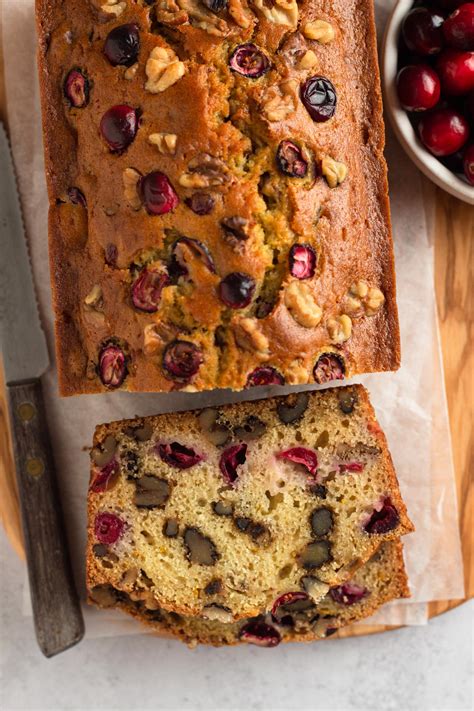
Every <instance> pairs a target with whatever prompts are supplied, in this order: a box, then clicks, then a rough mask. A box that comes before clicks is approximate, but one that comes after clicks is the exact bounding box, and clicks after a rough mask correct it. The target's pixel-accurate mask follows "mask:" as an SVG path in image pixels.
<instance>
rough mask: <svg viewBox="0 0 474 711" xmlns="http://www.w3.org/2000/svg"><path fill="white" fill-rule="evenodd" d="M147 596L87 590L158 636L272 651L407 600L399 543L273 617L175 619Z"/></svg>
mask: <svg viewBox="0 0 474 711" xmlns="http://www.w3.org/2000/svg"><path fill="white" fill-rule="evenodd" d="M147 592H148V591H147V590H146V588H144V595H143V597H142V598H140V594H139V593H137V592H135V593H133V592H130V593H129V594H126V593H124V592H123V591H118V590H115V589H114V588H113V587H112V586H110V585H99V586H97V587H96V588H93V589H92V590H91V592H90V600H91V602H93V603H94V604H96V605H98V606H99V607H116V608H119V609H121V610H123V611H125V612H127V613H129V614H131V615H133V616H134V617H135V618H136V619H137V620H139V621H140V622H142V623H144V624H146V625H148V626H149V627H151V629H152V630H153V631H154V632H156V633H157V634H159V635H160V636H171V637H177V638H178V639H181V640H182V641H184V642H186V643H187V644H188V645H189V646H195V645H196V644H212V645H214V646H221V645H233V644H239V643H241V642H249V643H253V644H258V645H259V646H262V647H274V646H276V644H279V642H309V641H313V640H317V639H324V638H326V637H329V636H330V635H332V634H333V633H334V632H337V630H338V629H340V628H341V627H346V626H347V625H350V624H353V623H354V622H357V621H358V620H362V619H364V618H366V617H369V616H370V615H372V614H373V613H374V612H375V611H376V610H377V609H378V608H379V607H380V606H381V605H383V604H384V603H386V602H388V601H390V600H393V599H396V598H404V597H409V589H408V581H407V576H406V572H405V567H404V563H403V546H402V543H401V542H400V541H392V542H389V543H383V544H382V545H381V546H380V548H379V549H378V551H377V552H376V553H375V554H374V555H373V556H372V558H371V559H370V560H369V561H368V562H367V563H366V564H365V565H363V566H362V567H360V568H359V570H358V571H357V572H356V573H355V575H354V577H353V579H352V580H351V581H350V582H346V583H344V584H343V585H342V586H340V587H337V588H332V589H331V590H330V591H329V592H328V594H327V595H326V596H325V597H324V598H323V600H321V601H320V602H319V603H317V604H315V603H312V601H309V602H308V601H307V600H306V601H305V600H304V598H300V599H299V600H298V599H296V600H295V599H293V600H291V599H290V600H288V599H287V601H286V604H283V605H281V604H280V605H278V606H277V609H275V610H274V614H273V615H272V614H270V613H269V614H267V615H266V616H264V615H262V616H260V617H257V618H254V619H252V620H241V621H240V622H232V623H226V622H221V621H219V620H218V619H217V617H218V613H219V610H220V611H221V612H222V613H224V614H225V610H224V609H223V608H219V607H218V606H214V608H209V609H208V614H210V613H211V610H212V611H213V613H214V616H215V618H216V619H204V618H202V617H187V616H183V615H178V614H177V613H176V612H168V611H167V610H163V609H161V608H159V607H158V606H157V605H156V603H155V602H154V599H153V597H150V596H149V595H148V596H147V594H146V593H147ZM133 598H135V599H133ZM282 602H283V603H285V600H282ZM149 604H151V608H150V607H148V605H149ZM210 616H211V617H212V614H210Z"/></svg>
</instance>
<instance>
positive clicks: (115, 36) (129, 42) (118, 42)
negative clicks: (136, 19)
mask: <svg viewBox="0 0 474 711" xmlns="http://www.w3.org/2000/svg"><path fill="white" fill-rule="evenodd" d="M139 50H140V34H139V31H138V26H137V25H135V24H133V23H131V24H128V25H119V26H118V27H114V29H113V30H111V31H110V32H109V34H108V35H107V39H106V40H105V44H104V54H105V56H106V57H107V59H108V60H109V62H110V63H111V64H112V65H113V66H114V67H116V66H117V65H118V64H120V65H122V66H125V67H130V66H131V65H132V64H135V62H136V61H137V59H138V52H139Z"/></svg>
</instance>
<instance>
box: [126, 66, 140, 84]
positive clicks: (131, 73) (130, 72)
mask: <svg viewBox="0 0 474 711" xmlns="http://www.w3.org/2000/svg"><path fill="white" fill-rule="evenodd" d="M137 69H138V62H135V64H132V66H131V67H128V68H127V69H126V70H125V72H124V77H125V79H127V80H128V81H132V79H135V75H136V73H137Z"/></svg>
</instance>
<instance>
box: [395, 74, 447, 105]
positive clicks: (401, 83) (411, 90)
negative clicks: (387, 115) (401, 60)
mask: <svg viewBox="0 0 474 711" xmlns="http://www.w3.org/2000/svg"><path fill="white" fill-rule="evenodd" d="M397 89H398V98H399V99H400V103H401V105H402V106H403V108H404V109H406V110H407V111H426V109H432V108H433V106H435V105H436V104H437V103H438V101H439V96H440V91H441V85H440V82H439V77H438V75H437V74H436V72H435V71H434V70H433V69H432V68H431V67H430V66H429V65H428V64H415V65H411V66H408V67H403V69H401V70H400V72H399V73H398V77H397Z"/></svg>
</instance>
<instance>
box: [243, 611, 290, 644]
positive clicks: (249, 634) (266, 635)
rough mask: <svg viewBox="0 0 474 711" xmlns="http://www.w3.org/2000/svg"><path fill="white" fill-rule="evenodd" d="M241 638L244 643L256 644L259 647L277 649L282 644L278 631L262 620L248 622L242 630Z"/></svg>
mask: <svg viewBox="0 0 474 711" xmlns="http://www.w3.org/2000/svg"><path fill="white" fill-rule="evenodd" d="M239 637H240V639H241V640H242V641H243V642H248V643H249V644H256V645H257V646H258V647H276V646H277V645H278V644H280V642H281V636H280V633H279V632H278V630H277V629H276V628H275V627H272V626H271V625H267V623H266V622H263V621H262V620H261V619H260V618H257V619H255V620H251V621H250V622H247V624H246V625H244V626H243V627H242V628H241V629H240V633H239Z"/></svg>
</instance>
